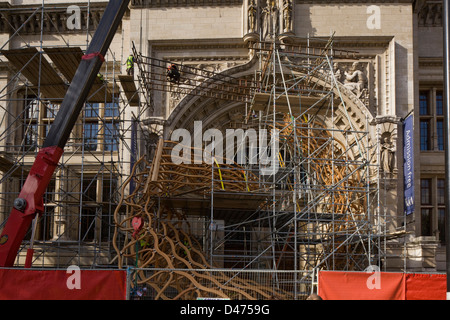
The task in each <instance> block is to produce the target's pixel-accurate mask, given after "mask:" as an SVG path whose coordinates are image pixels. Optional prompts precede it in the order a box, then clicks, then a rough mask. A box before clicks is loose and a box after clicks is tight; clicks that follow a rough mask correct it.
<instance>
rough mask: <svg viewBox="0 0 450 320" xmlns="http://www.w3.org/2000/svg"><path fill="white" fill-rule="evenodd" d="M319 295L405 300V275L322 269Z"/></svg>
mask: <svg viewBox="0 0 450 320" xmlns="http://www.w3.org/2000/svg"><path fill="white" fill-rule="evenodd" d="M377 276H379V278H377ZM319 295H320V296H321V297H322V298H323V299H324V300H404V299H405V277H404V275H403V274H401V273H384V272H380V273H378V274H374V273H365V272H332V271H321V272H319Z"/></svg>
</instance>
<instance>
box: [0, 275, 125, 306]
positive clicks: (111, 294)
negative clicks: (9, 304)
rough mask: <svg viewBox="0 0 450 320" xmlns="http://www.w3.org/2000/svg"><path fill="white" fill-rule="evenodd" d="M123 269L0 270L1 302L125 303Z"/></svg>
mask: <svg viewBox="0 0 450 320" xmlns="http://www.w3.org/2000/svg"><path fill="white" fill-rule="evenodd" d="M126 278H127V275H126V271H124V270H111V271H110V270H79V269H78V270H70V269H69V270H23V269H0V299H1V300H125V299H126V288H127V286H126V283H127V282H126Z"/></svg>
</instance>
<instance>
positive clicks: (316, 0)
mask: <svg viewBox="0 0 450 320" xmlns="http://www.w3.org/2000/svg"><path fill="white" fill-rule="evenodd" d="M414 2H415V0H365V1H360V0H336V1H332V3H330V1H329V0H295V3H298V4H305V3H306V4H307V3H309V4H328V5H331V4H333V5H334V4H336V5H338V4H343V3H353V4H359V5H362V4H364V3H373V4H382V3H387V4H389V3H411V4H412V3H414Z"/></svg>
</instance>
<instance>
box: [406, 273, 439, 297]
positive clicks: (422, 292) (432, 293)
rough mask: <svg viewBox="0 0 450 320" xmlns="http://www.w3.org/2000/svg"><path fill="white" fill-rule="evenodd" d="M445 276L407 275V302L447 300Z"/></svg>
mask: <svg viewBox="0 0 450 320" xmlns="http://www.w3.org/2000/svg"><path fill="white" fill-rule="evenodd" d="M446 296H447V276H446V275H445V274H419V273H416V274H407V275H406V300H446Z"/></svg>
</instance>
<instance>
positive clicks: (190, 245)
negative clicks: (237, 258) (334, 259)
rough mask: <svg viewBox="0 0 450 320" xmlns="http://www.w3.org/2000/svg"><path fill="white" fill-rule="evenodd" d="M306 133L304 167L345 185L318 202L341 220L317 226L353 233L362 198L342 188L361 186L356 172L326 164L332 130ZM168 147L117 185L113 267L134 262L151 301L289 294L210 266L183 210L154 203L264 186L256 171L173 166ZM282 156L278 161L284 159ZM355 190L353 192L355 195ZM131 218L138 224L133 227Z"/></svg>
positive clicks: (323, 180)
mask: <svg viewBox="0 0 450 320" xmlns="http://www.w3.org/2000/svg"><path fill="white" fill-rule="evenodd" d="M287 123H288V121H286V122H285V123H283V122H281V123H278V124H277V126H279V127H280V128H284V129H283V130H284V131H283V132H284V133H283V138H282V139H283V143H284V144H286V145H288V146H290V147H288V149H289V148H290V150H291V151H292V150H293V146H295V145H297V144H298V143H297V144H296V143H295V141H294V137H293V135H292V130H293V129H289V125H288V124H287ZM319 126H320V125H319ZM289 130H291V131H289ZM307 130H308V129H306V128H304V126H303V127H302V126H301V125H300V124H299V126H298V129H297V136H299V137H301V136H305V137H306V135H307V134H309V135H310V134H311V131H308V132H306V131H307ZM312 132H315V137H312V138H311V139H307V140H306V141H307V142H306V143H301V144H300V146H301V149H300V150H301V152H303V153H305V154H306V153H311V152H314V150H315V151H316V154H314V157H313V160H311V161H310V162H309V165H310V166H311V167H312V168H313V170H314V172H316V174H317V177H316V180H317V183H320V184H323V185H324V186H326V185H332V186H335V185H339V184H340V183H341V182H340V181H341V180H342V181H344V183H345V187H346V188H347V191H346V190H345V188H337V189H336V190H335V191H334V192H333V202H330V203H327V202H323V203H320V204H317V206H318V207H320V208H321V210H323V211H333V212H334V213H336V214H341V215H342V223H333V224H329V225H326V224H324V225H322V226H321V227H322V228H323V229H324V233H329V234H331V233H333V232H347V233H348V232H353V230H354V228H355V226H354V225H352V223H351V221H349V216H350V215H349V214H348V210H352V214H351V216H353V217H355V216H361V215H362V214H363V213H364V210H365V209H364V208H365V206H366V203H362V202H361V201H359V200H358V201H352V202H351V203H349V200H348V194H349V193H348V190H349V189H348V188H349V187H353V188H355V187H360V186H361V182H360V173H359V171H358V170H356V168H353V167H352V165H348V164H347V165H342V166H336V165H335V164H334V163H332V161H331V160H330V152H332V151H331V150H332V149H333V148H336V145H334V146H333V143H334V142H333V143H330V141H329V140H330V136H331V135H330V134H329V133H328V132H327V131H320V130H318V131H312ZM172 146H173V142H170V141H162V140H160V143H159V145H158V148H157V150H156V152H155V156H154V158H153V161H152V162H151V163H148V162H147V160H145V158H144V157H142V158H141V159H140V160H139V161H137V163H136V164H135V165H134V167H133V170H132V174H131V176H130V177H129V178H128V180H127V181H126V182H125V183H124V186H123V189H122V190H123V191H122V196H121V199H120V202H119V204H118V206H117V209H116V211H115V213H114V220H115V223H116V229H115V234H114V238H113V246H114V248H115V250H116V252H117V257H118V265H119V267H120V268H123V267H124V261H125V260H127V259H132V260H134V262H135V266H136V267H138V268H139V270H140V271H138V272H139V277H138V280H136V284H137V285H143V284H145V285H147V286H149V287H151V288H153V290H154V292H155V299H164V300H171V299H175V300H177V299H187V300H190V299H196V298H199V297H216V298H224V299H245V300H252V299H292V298H293V295H292V294H291V293H290V292H288V291H286V290H283V289H282V288H280V287H278V285H277V284H275V285H261V284H259V283H257V282H255V281H252V280H248V279H243V277H241V276H240V275H239V274H238V275H230V274H227V272H225V271H214V270H212V269H214V266H212V265H210V264H209V263H208V261H207V259H206V256H205V253H204V252H203V249H202V245H201V244H200V243H199V242H198V240H197V239H196V238H195V237H194V236H192V234H191V233H190V232H189V228H186V226H189V224H188V222H187V220H186V217H185V216H184V214H183V213H181V212H180V211H179V210H176V209H173V208H170V207H168V206H166V205H161V204H159V203H158V199H159V198H161V197H169V196H170V197H177V196H179V195H185V194H187V193H202V192H208V190H211V187H213V188H214V190H224V189H226V190H227V191H230V192H240V193H245V192H253V191H261V188H262V189H265V188H268V186H264V185H263V186H261V182H260V181H259V180H258V177H257V176H256V175H253V174H249V173H245V171H244V170H241V169H242V168H240V167H239V166H237V165H220V169H219V170H212V168H211V165H207V164H199V165H194V164H191V165H185V164H178V165H176V164H174V163H173V162H172V161H171V153H170V151H171V150H172ZM342 149H344V147H342ZM280 157H281V155H280ZM280 159H281V158H280ZM281 160H282V161H281V166H283V164H284V162H283V161H284V160H283V159H281ZM331 170H333V171H331ZM352 170H353V171H352ZM349 172H350V173H349ZM131 182H133V183H134V185H135V187H134V190H132V192H131V193H130V195H128V196H124V194H125V192H124V190H125V189H126V188H128V187H130V185H131ZM355 195H356V198H358V197H359V196H360V195H358V194H355ZM362 198H364V197H362ZM296 205H298V204H296ZM123 206H125V207H126V209H127V212H126V214H125V215H124V216H123V215H120V214H119V212H120V208H122V207H123ZM299 209H300V210H301V209H302V208H300V207H299ZM136 219H137V220H136ZM356 219H358V217H356ZM136 221H138V224H139V227H138V228H135V227H134V223H135V222H136ZM347 229H349V230H347ZM305 232H307V231H305ZM119 235H125V243H124V244H123V246H122V247H121V248H119ZM323 242H324V243H323V248H324V250H326V248H327V247H331V246H335V245H336V244H331V243H329V242H328V239H324V241H323ZM338 245H339V244H338ZM340 250H347V251H348V247H347V248H346V247H344V246H342V247H340ZM354 251H356V250H354ZM325 255H326V253H325V252H324V253H323V254H322V255H318V256H317V259H318V260H320V259H321V258H323V256H325ZM144 268H150V269H154V270H155V271H154V272H152V273H150V274H147V273H146V272H144V270H142V269H144ZM166 270H167V271H166ZM203 270H204V271H203Z"/></svg>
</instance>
